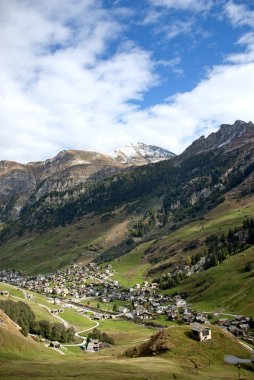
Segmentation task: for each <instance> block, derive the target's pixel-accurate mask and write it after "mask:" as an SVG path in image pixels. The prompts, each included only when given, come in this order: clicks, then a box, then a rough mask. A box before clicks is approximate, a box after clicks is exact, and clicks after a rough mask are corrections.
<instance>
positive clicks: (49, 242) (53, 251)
mask: <svg viewBox="0 0 254 380" xmlns="http://www.w3.org/2000/svg"><path fill="white" fill-rule="evenodd" d="M124 222H125V224H123V223H124ZM127 224H128V214H127V213H126V212H125V211H122V210H119V211H116V212H115V213H111V214H110V215H102V216H92V215H91V216H90V217H87V218H85V219H82V220H80V221H79V222H76V223H75V224H72V225H68V226H66V227H58V228H56V229H54V230H51V231H47V232H44V233H43V234H40V233H26V234H24V235H23V236H15V237H13V238H12V239H11V240H9V241H8V242H7V243H5V244H3V245H2V246H1V250H0V268H13V269H16V270H22V271H23V273H24V274H36V273H48V272H53V271H55V270H57V269H59V268H62V267H64V266H66V265H67V264H69V263H71V262H73V261H75V260H77V259H78V260H81V261H82V262H87V261H91V260H92V259H93V258H95V257H96V256H97V255H98V252H100V251H101V250H102V249H103V248H105V247H106V248H107V247H109V246H111V245H113V244H117V243H118V241H121V240H122V239H123V238H124V236H125V233H126V230H127ZM117 227H118V229H117V231H116V228H117Z"/></svg>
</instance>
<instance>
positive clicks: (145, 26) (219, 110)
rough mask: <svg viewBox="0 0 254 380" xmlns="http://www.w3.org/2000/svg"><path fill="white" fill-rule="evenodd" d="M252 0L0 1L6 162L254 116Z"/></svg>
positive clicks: (176, 139)
mask: <svg viewBox="0 0 254 380" xmlns="http://www.w3.org/2000/svg"><path fill="white" fill-rule="evenodd" d="M253 89H254V1H253V0H243V1H240V0H50V1H49V0H0V160H13V161H18V162H23V163H26V162H29V161H38V160H45V159H47V158H49V157H53V156H55V155H56V154H57V153H58V152H59V151H61V150H64V149H81V150H93V151H98V152H102V153H109V152H112V151H113V150H114V149H118V148H120V147H122V146H124V145H126V144H129V143H136V142H143V143H146V144H151V145H158V146H161V147H164V148H166V149H169V150H171V151H173V152H174V153H177V154H178V153H181V152H182V151H183V150H184V149H185V148H186V147H187V146H188V145H189V144H190V143H191V142H192V141H194V140H195V139H196V138H198V137H200V136H201V135H205V136H207V135H208V134H209V133H211V132H213V131H216V130H217V129H218V128H219V126H220V124H224V123H226V124H232V123H234V121H235V120H244V121H247V122H248V121H254V90H253Z"/></svg>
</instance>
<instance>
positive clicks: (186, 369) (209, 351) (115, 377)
mask: <svg viewBox="0 0 254 380" xmlns="http://www.w3.org/2000/svg"><path fill="white" fill-rule="evenodd" d="M122 327H123V326H122ZM108 330H109V328H107V331H108ZM169 339H170V341H171V343H172V344H173V346H174V347H173V349H172V350H171V351H170V352H168V353H166V354H163V355H161V356H158V357H149V358H147V357H143V358H142V357H141V358H135V359H125V358H124V357H123V356H122V355H121V356H120V357H119V356H118V355H117V351H116V350H113V351H112V352H110V350H109V349H107V350H105V351H104V352H103V351H102V352H100V353H97V354H93V355H89V354H85V353H84V354H83V355H77V356H75V355H74V354H71V355H68V354H66V355H63V356H61V355H58V356H57V357H56V356H55V355H56V354H55V353H54V352H53V351H52V350H50V351H49V352H50V354H51V353H52V357H51V359H50V358H46V357H45V358H44V359H43V357H42V356H38V358H37V360H36V361H33V364H32V365H28V361H26V359H25V358H24V359H23V360H16V361H13V360H1V365H0V377H1V378H4V379H16V380H17V379H24V378H33V379H46V378H47V379H69V378H77V379H83V378H84V377H85V378H86V379H88V380H92V379H93V380H103V379H110V380H119V379H121V380H125V379H132V380H144V379H145V378H150V379H152V380H161V379H181V380H185V379H186V380H188V379H189V380H194V379H197V378H198V379H200V380H205V379H214V380H215V379H216V380H218V379H234V378H237V367H235V366H233V365H227V364H226V363H224V360H223V358H224V355H227V354H232V355H236V356H239V357H242V358H249V356H250V354H249V352H248V351H246V350H244V349H243V348H242V347H241V346H240V345H239V344H238V343H237V341H236V340H235V339H234V338H231V337H229V336H228V335H226V334H225V333H224V332H222V331H221V330H218V329H216V328H213V330H212V341H208V342H204V343H199V342H196V341H194V340H193V339H192V337H191V335H190V327H188V326H183V327H179V326H174V327H172V328H170V329H169ZM75 350H76V349H75ZM28 352H29V351H25V349H24V354H26V355H27V359H28V355H29V354H28ZM30 360H31V359H30ZM252 373H253V372H251V370H250V366H249V365H245V366H243V367H242V369H241V374H242V376H244V378H248V379H251V376H252Z"/></svg>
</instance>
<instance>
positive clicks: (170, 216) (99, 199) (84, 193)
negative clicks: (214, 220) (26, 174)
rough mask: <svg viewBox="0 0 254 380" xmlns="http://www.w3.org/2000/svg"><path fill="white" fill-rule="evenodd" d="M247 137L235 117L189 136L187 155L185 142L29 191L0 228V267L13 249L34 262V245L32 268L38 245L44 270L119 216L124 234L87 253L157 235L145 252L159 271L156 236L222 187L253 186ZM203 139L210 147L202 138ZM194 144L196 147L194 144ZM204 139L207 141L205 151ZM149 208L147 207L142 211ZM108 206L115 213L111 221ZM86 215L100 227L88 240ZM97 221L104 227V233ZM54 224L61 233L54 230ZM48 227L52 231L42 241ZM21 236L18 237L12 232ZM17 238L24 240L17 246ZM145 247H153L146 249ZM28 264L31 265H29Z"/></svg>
mask: <svg viewBox="0 0 254 380" xmlns="http://www.w3.org/2000/svg"><path fill="white" fill-rule="evenodd" d="M241 128H242V129H241ZM225 131H226V132H225ZM229 135H230V136H231V137H230V138H229ZM253 137H254V126H253V124H252V123H243V122H240V124H239V122H236V123H235V124H234V125H232V126H227V127H225V126H222V127H221V128H220V130H219V131H218V132H216V133H215V134H212V135H210V136H208V137H207V139H202V141H201V143H197V142H196V143H195V142H194V143H193V144H192V148H191V149H192V153H191V155H190V148H187V149H186V151H185V152H184V153H183V154H182V155H180V156H178V157H175V158H172V159H171V160H165V161H162V162H158V163H155V164H150V165H146V166H140V167H136V168H132V169H131V170H128V171H121V172H120V173H116V174H113V175H111V176H109V177H107V178H104V179H102V180H98V181H96V182H90V183H88V182H87V183H86V184H80V185H79V186H76V187H75V188H74V189H71V190H65V191H54V192H48V193H46V194H44V195H43V196H42V197H40V198H39V199H38V200H36V198H35V199H34V198H30V200H29V202H28V203H27V204H26V206H25V207H23V209H22V210H21V214H20V219H19V220H18V221H16V222H15V223H12V224H10V225H9V226H8V225H7V227H6V228H5V229H4V230H2V232H1V239H2V242H3V243H2V247H1V255H0V256H1V257H2V261H1V267H4V266H5V265H7V263H8V265H10V264H13V265H15V254H16V253H17V252H20V257H22V256H23V259H22V260H24V263H25V262H27V263H28V262H29V256H30V255H31V256H30V257H33V260H32V261H34V259H35V257H36V252H37V255H38V257H37V259H38V260H37V265H38V268H39V267H40V263H41V262H42V260H43V252H45V253H44V255H46V256H45V257H47V260H48V261H47V260H44V263H45V266H44V270H46V267H47V266H50V263H52V262H55V264H54V267H55V265H56V266H57V267H61V265H62V266H63V265H66V264H67V263H68V262H69V261H70V260H73V259H75V258H77V257H78V256H79V255H80V254H82V255H83V254H85V255H86V252H89V248H88V245H89V244H91V243H92V244H93V243H94V244H95V245H97V243H98V241H97V239H98V238H99V235H100V236H101V237H102V236H104V237H105V236H107V234H108V232H109V231H110V229H112V228H113V229H114V228H115V229H116V228H117V227H116V224H117V223H119V222H120V223H125V222H127V221H128V222H127V223H125V226H126V227H125V233H124V234H123V235H122V236H121V238H120V239H118V241H117V242H116V244H114V242H113V241H112V240H111V244H109V246H108V247H106V246H105V245H102V246H100V248H99V249H97V251H96V252H94V257H92V254H91V259H93V258H96V257H97V256H98V255H99V256H100V258H101V260H102V261H107V260H112V258H114V257H116V256H119V255H123V254H125V253H126V252H127V251H128V249H129V250H132V249H133V248H135V247H136V246H137V245H138V244H140V243H142V242H143V241H147V240H149V239H157V241H158V243H156V244H155V245H154V246H153V247H152V249H151V250H149V249H148V251H147V253H146V259H147V261H149V263H150V264H152V265H153V266H154V269H155V270H156V271H158V272H160V271H161V267H163V266H164V261H165V260H166V261H168V259H170V254H169V253H170V252H171V250H169V251H168V248H167V247H163V244H164V243H163V242H164V240H161V239H162V238H163V237H164V236H167V235H169V234H170V233H171V232H172V230H175V229H177V228H179V227H181V226H182V225H183V224H186V223H188V222H190V221H191V220H193V219H199V218H201V217H203V216H204V215H205V214H206V213H207V212H208V211H209V210H212V209H214V208H215V207H216V205H218V204H219V203H222V202H223V201H224V199H225V197H227V194H229V192H230V191H233V192H234V191H236V190H235V189H238V190H237V197H240V198H241V197H243V192H244V194H245V196H246V194H250V193H252V192H253V188H254V187H253V184H254V180H253V173H254V145H253ZM211 139H212V140H213V143H214V149H213V148H212V146H213V145H212V144H211V143H210V142H209V141H210V140H211ZM229 140H230V141H229ZM208 142H209V144H208ZM197 144H198V148H197V147H196V148H195V149H194V148H193V146H194V147H195V145H197ZM208 145H209V146H210V148H209V150H208V151H206V149H207V147H208ZM81 158H82V157H81ZM83 159H84V157H83ZM86 159H87V158H86ZM237 186H238V187H237ZM151 208H153V211H152V212H150V211H149V210H150V209H151ZM117 210H120V211H117ZM105 213H106V215H107V216H106V218H108V221H109V222H110V221H112V223H111V224H110V223H109V224H108V225H107V226H105V225H104V226H103V223H102V220H103V214H105ZM115 213H117V214H118V218H119V220H118V222H117V223H116V224H115V222H114V219H115ZM131 220H132V221H131ZM129 221H130V222H131V223H130V224H129V227H128V223H129ZM83 222H84V223H83ZM90 222H91V223H96V224H95V227H94V232H95V231H96V230H97V231H99V232H100V233H99V234H98V233H97V235H96V233H95V234H94V235H93V234H92V235H90V236H92V239H90V238H88V235H89V231H91V229H90V228H89V226H88V225H89V223H90ZM87 223H88V224H87ZM82 224H83V227H82V228H81V229H80V230H79V229H77V231H76V232H75V236H76V238H74V239H72V233H73V232H70V231H72V230H73V229H72V226H75V225H76V226H77V228H80V227H81V225H82ZM69 225H70V226H69ZM114 225H115V227H114ZM104 227H106V229H107V228H109V230H108V232H107V231H106V229H105V228H104ZM65 228H66V230H65ZM29 231H30V232H29ZM54 231H56V233H55V232H54ZM58 231H62V232H61V233H60V234H59V232H58ZM65 231H66V234H65ZM101 232H103V233H101ZM49 234H52V238H50V239H49V241H48V237H49ZM87 234H88V235H87ZM21 235H23V237H22V239H19V236H21ZM64 235H65V236H69V237H68V239H66V238H64V239H63V236H64ZM109 235H110V233H109ZM31 236H32V237H33V236H36V238H35V240H36V241H37V242H38V241H39V240H43V239H44V242H47V243H48V245H49V246H50V248H49V249H47V247H46V246H45V243H43V245H42V246H43V247H44V248H42V246H41V248H40V249H39V252H41V253H40V254H39V253H38V250H36V249H35V247H34V248H33V249H31V246H30V247H29V246H26V242H25V241H26V238H27V239H28V241H30V240H31ZM53 236H56V239H54V238H53ZM57 236H58V237H59V240H57V239H58V238H57ZM79 236H82V238H79ZM128 236H129V237H128ZM169 236H170V235H169ZM44 237H45V238H44ZM87 238H88V240H87ZM9 239H11V240H9ZM107 239H108V238H107ZM32 240H33V239H32ZM67 240H68V242H67ZM19 241H20V242H21V241H23V242H24V243H22V244H23V247H22V244H21V245H20V244H19ZM63 241H65V244H63V243H62V242H63ZM109 241H110V239H109ZM15 242H16V243H15ZM130 242H131V243H130ZM160 242H162V244H160ZM15 244H16V248H15ZM114 245H117V246H116V247H114ZM37 247H38V246H37ZM65 247H67V250H66V249H65ZM156 247H157V248H156ZM14 248H15V249H14ZM68 249H69V250H68ZM65 250H66V253H64V252H65ZM153 250H154V251H156V252H157V253H156V254H154V252H153ZM163 250H164V253H163ZM67 251H68V252H69V253H68V252H67ZM21 252H22V254H21ZM160 252H161V253H162V254H161V253H160ZM61 253H62V255H63V256H62V257H61ZM89 254H90V253H89ZM172 256H173V254H172ZM11 257H12V259H11V260H10V258H11ZM22 260H21V261H22ZM160 264H161V265H160ZM23 268H24V266H23ZM30 270H33V269H32V267H31V268H30ZM154 273H155V272H154Z"/></svg>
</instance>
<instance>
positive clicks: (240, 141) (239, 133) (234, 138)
mask: <svg viewBox="0 0 254 380" xmlns="http://www.w3.org/2000/svg"><path fill="white" fill-rule="evenodd" d="M253 142H254V124H253V123H252V122H251V121H249V122H248V123H246V122H245V121H242V120H236V121H235V122H234V124H232V125H231V124H222V125H221V126H220V128H219V130H218V131H217V132H213V133H211V134H210V135H209V136H208V137H206V138H205V136H201V137H200V138H199V139H197V140H195V141H194V142H193V143H192V144H191V145H190V146H189V147H188V148H187V149H186V150H185V151H184V152H183V153H182V154H181V156H180V157H184V158H186V157H188V156H191V155H193V154H197V153H201V152H204V151H207V150H213V149H219V148H223V149H224V150H225V151H227V150H233V149H236V148H239V147H241V146H242V145H246V144H249V143H253Z"/></svg>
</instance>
